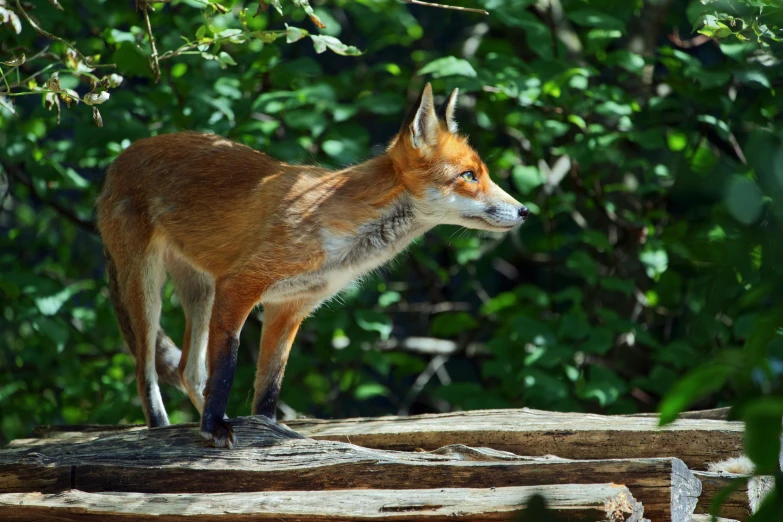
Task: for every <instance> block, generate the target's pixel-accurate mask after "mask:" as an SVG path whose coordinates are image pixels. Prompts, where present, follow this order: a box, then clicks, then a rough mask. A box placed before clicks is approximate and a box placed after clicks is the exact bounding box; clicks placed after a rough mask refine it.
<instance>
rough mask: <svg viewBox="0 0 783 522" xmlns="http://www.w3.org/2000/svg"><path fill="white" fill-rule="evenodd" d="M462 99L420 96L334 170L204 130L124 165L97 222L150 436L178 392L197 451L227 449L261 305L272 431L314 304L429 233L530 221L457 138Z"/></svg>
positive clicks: (145, 149) (255, 406)
mask: <svg viewBox="0 0 783 522" xmlns="http://www.w3.org/2000/svg"><path fill="white" fill-rule="evenodd" d="M458 94H459V91H458V90H457V89H455V90H454V91H453V92H452V93H451V94H450V95H449V96H448V97H447V98H446V100H445V101H444V102H443V104H442V105H439V106H438V108H437V109H436V107H435V103H434V99H433V93H432V86H431V85H430V84H429V83H427V84H426V85H425V87H424V89H423V90H422V91H421V94H420V95H419V96H418V98H417V100H416V102H415V103H414V104H413V106H411V108H410V110H409V111H408V112H407V115H406V116H405V118H404V120H403V124H402V126H401V128H400V130H399V131H398V133H397V134H396V135H395V136H394V137H393V138H392V139H391V140H390V142H389V143H388V146H387V147H386V149H385V152H384V153H382V154H380V155H377V156H375V157H373V158H371V159H369V160H367V161H365V162H363V163H359V164H356V165H353V166H349V167H346V168H343V169H340V170H330V169H326V168H322V167H319V166H309V165H291V164H288V163H284V162H282V161H278V160H277V159H274V158H273V157H271V156H269V155H266V154H264V153H262V152H259V151H256V150H254V149H252V148H250V147H247V146H245V145H242V144H239V143H236V142H234V141H231V140H229V139H226V138H224V137H221V136H218V135H214V134H208V133H197V132H177V133H171V134H161V135H157V136H153V137H149V138H144V139H141V140H138V141H136V142H134V143H133V144H131V145H130V146H129V147H127V148H126V149H125V150H124V151H122V152H121V153H120V154H119V155H118V156H117V158H116V159H115V160H114V161H113V162H112V164H111V165H110V166H109V168H108V169H107V173H106V177H105V182H104V186H103V188H102V190H101V193H100V195H99V197H98V199H97V203H96V206H97V222H98V228H99V230H100V234H101V237H102V239H103V245H104V257H105V262H106V272H107V277H108V282H109V285H108V286H109V295H110V299H111V302H112V305H113V308H114V312H115V315H116V318H117V321H118V324H119V327H120V332H121V334H122V337H123V340H124V343H125V345H126V346H127V348H128V350H129V352H130V353H131V355H132V356H133V358H134V359H135V363H136V371H135V376H136V384H137V389H138V393H139V396H140V398H141V405H142V410H143V412H144V418H145V421H146V424H147V426H148V427H150V428H154V427H161V426H167V425H169V420H168V416H167V413H166V409H165V407H164V404H163V400H162V398H161V393H160V387H159V380H160V382H165V383H168V384H171V385H174V386H175V387H177V388H179V389H180V390H182V391H184V392H185V393H187V395H188V396H189V398H190V400H191V402H192V403H193V405H194V406H195V408H196V409H197V410H198V412H199V414H200V416H201V423H200V437H201V439H202V441H203V443H204V444H205V445H207V446H212V447H216V448H227V449H231V448H234V447H235V446H236V445H237V439H236V435H235V434H234V431H233V429H232V427H231V423H230V422H229V418H228V417H227V416H226V405H227V402H228V398H229V393H230V391H231V388H232V386H233V381H234V372H235V368H236V364H237V352H238V347H239V334H240V331H241V329H242V326H243V325H244V323H245V321H246V319H247V317H248V315H249V314H250V313H251V312H252V310H253V309H254V307H256V306H257V305H259V304H260V305H261V306H263V311H264V315H263V326H262V332H261V349H260V355H259V357H258V364H257V369H256V376H255V383H254V387H255V391H254V393H255V395H254V398H253V402H252V414H253V415H263V416H265V417H267V418H268V419H270V420H271V421H273V422H276V420H277V417H276V410H277V401H278V396H279V394H280V389H281V385H282V381H283V374H284V371H285V366H286V362H287V360H288V355H289V352H290V350H291V346H292V344H293V342H294V338H295V337H296V334H297V331H298V329H299V327H300V325H301V323H302V321H303V320H304V319H305V318H306V317H308V316H309V315H310V314H311V313H312V312H313V311H314V310H315V309H316V308H318V307H319V306H320V305H321V304H322V303H323V302H325V301H327V300H329V299H330V298H332V297H333V296H335V295H336V294H338V293H339V292H340V291H341V290H343V289H344V288H345V287H346V286H348V285H349V284H350V283H351V282H353V281H355V280H358V279H360V278H361V277H362V276H363V275H365V274H368V273H369V272H371V271H373V270H375V269H377V268H379V267H380V266H381V265H383V264H384V263H386V262H388V261H389V260H391V259H392V258H393V257H394V256H396V255H397V254H399V253H400V252H401V251H403V250H404V249H405V248H406V247H408V245H410V243H411V242H412V241H413V240H414V239H416V238H417V237H419V236H421V235H422V234H424V233H425V232H427V231H428V230H430V229H432V228H433V227H435V226H436V225H439V224H453V225H461V226H463V227H467V228H471V229H478V230H485V231H494V232H508V231H511V230H513V229H515V228H517V227H519V226H520V225H521V224H522V223H524V222H525V220H526V219H527V217H528V215H529V210H528V208H527V207H525V206H524V205H522V204H521V203H519V202H518V201H517V200H515V199H514V198H513V197H511V196H510V195H509V194H508V193H506V192H505V191H504V190H503V189H501V188H500V187H499V186H498V185H497V184H496V183H495V182H493V181H492V180H491V179H490V175H489V171H488V169H487V166H486V165H485V163H484V162H483V161H482V160H481V158H480V157H479V154H478V153H477V152H476V151H475V150H474V149H473V148H472V147H471V146H470V145H469V144H468V140H467V138H466V137H465V136H463V135H461V134H459V132H458V128H457V123H456V121H455V118H454V113H455V109H456V105H457V98H458ZM167 276H168V277H169V278H170V279H171V281H172V283H173V285H174V289H175V291H176V293H177V295H178V297H179V300H180V303H181V305H182V309H183V312H184V315H185V333H184V339H183V342H182V350H181V352H180V351H179V348H177V346H176V344H175V343H174V342H173V341H172V340H171V339H170V338H169V337H168V336H167V335H166V334H165V333H164V332H163V330H162V329H161V327H160V314H161V300H162V297H161V289H162V287H163V285H164V283H165V281H166V277H167Z"/></svg>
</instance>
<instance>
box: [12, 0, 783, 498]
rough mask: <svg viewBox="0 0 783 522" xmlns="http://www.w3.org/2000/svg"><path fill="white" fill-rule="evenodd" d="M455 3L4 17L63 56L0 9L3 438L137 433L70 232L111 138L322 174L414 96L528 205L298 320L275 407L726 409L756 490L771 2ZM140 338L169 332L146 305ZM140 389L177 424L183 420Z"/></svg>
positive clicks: (773, 98) (775, 248) (423, 246)
mask: <svg viewBox="0 0 783 522" xmlns="http://www.w3.org/2000/svg"><path fill="white" fill-rule="evenodd" d="M475 3H476V4H478V6H479V7H483V8H486V9H487V10H489V11H490V13H491V14H490V16H489V17H482V16H480V15H477V14H474V13H467V12H459V11H450V10H445V9H434V8H426V7H421V6H414V5H408V4H405V3H397V2H387V1H381V0H362V1H348V0H334V1H329V2H326V1H325V2H323V3H319V2H315V3H314V4H313V5H312V6H311V7H312V12H311V11H310V7H309V4H307V3H306V2H280V3H278V2H270V4H271V5H272V6H273V7H274V9H269V10H267V11H263V10H261V11H260V12H259V13H258V14H257V15H254V12H255V11H256V9H257V8H256V5H255V4H254V5H250V4H246V3H243V2H240V1H238V0H230V1H226V2H222V3H221V4H220V7H217V5H218V4H216V3H214V2H200V1H196V0H183V1H173V2H171V3H166V4H157V3H156V4H152V5H153V6H154V7H155V10H154V11H152V10H151V9H148V10H147V15H148V16H149V20H150V31H148V30H147V27H146V21H145V16H144V10H143V9H140V10H139V11H138V12H137V11H134V10H133V9H132V8H129V7H128V6H127V5H124V4H123V5H115V4H113V3H109V2H107V1H105V0H86V1H84V2H78V3H77V2H67V1H64V2H62V3H61V4H62V8H63V10H62V11H60V10H59V9H57V8H56V7H55V6H54V5H53V4H50V3H47V2H37V3H36V5H35V7H36V9H35V10H33V11H30V12H29V15H30V16H31V17H33V16H34V18H35V20H37V22H36V23H37V24H38V26H39V27H40V28H41V29H42V30H45V31H47V32H49V33H52V34H54V35H57V36H58V37H60V38H62V41H60V40H52V39H51V38H47V37H45V36H42V35H41V34H40V33H37V32H36V31H35V30H33V29H32V28H31V25H30V24H29V22H28V21H27V20H26V19H25V17H23V16H21V14H20V13H18V7H17V4H16V3H15V2H0V19H3V20H6V22H5V24H3V25H0V34H2V38H0V41H2V44H0V59H1V60H2V62H3V65H0V67H1V68H2V69H1V70H2V72H3V83H2V84H0V104H2V106H3V107H4V109H0V129H1V132H0V150H2V151H3V153H2V155H0V160H1V163H0V165H2V172H3V174H4V176H5V178H7V181H8V188H7V191H8V197H5V198H4V201H3V203H2V214H0V230H2V236H0V351H1V352H0V355H1V356H0V403H2V405H3V415H2V417H1V418H0V434H1V436H2V437H4V438H5V439H6V440H7V439H11V438H14V437H19V436H23V435H25V434H26V433H29V431H30V429H31V427H32V426H33V425H34V424H36V423H53V422H69V423H77V422H109V423H112V422H120V421H124V422H139V421H141V420H142V416H141V409H140V408H139V406H138V400H137V398H136V392H135V386H134V382H133V375H134V371H133V363H132V361H131V360H130V358H129V357H128V356H127V355H126V354H125V352H124V351H123V350H122V349H121V340H120V337H119V334H118V331H117V328H116V325H115V320H114V318H113V314H112V312H111V309H110V305H109V303H108V300H107V293H106V287H105V279H104V275H103V268H102V266H103V265H102V259H101V246H100V241H99V238H98V237H96V235H95V233H94V230H93V226H92V213H93V207H92V205H93V201H94V200H95V197H96V195H97V194H98V191H99V189H100V186H101V180H102V176H103V171H104V169H105V168H106V166H107V165H108V164H109V163H110V162H111V161H112V159H113V158H114V157H116V155H117V154H118V153H119V152H120V151H121V150H122V149H124V148H125V147H127V146H128V145H129V144H130V143H131V142H132V141H134V140H136V139H139V138H142V137H145V136H149V135H152V134H158V133H162V132H171V131H175V130H183V129H192V130H200V131H211V132H215V133H218V134H221V135H225V136H228V137H230V138H232V139H235V140H237V141H239V142H241V143H244V144H247V145H250V146H252V147H254V148H257V149H259V150H262V151H264V152H267V153H269V154H271V155H272V156H275V157H277V158H280V159H282V160H285V161H288V162H299V163H309V162H318V163H321V164H325V165H330V166H339V165H344V164H347V163H352V162H356V161H360V160H362V159H363V158H366V157H368V156H369V155H371V154H373V153H378V152H380V151H382V150H383V146H384V144H385V142H386V140H388V139H389V138H390V137H391V136H392V135H393V134H394V133H395V132H396V131H397V129H398V126H399V123H400V120H401V118H402V115H403V113H404V110H405V107H406V106H407V104H408V103H410V101H411V100H412V99H413V97H414V96H415V95H416V94H417V93H418V91H419V89H420V88H421V86H422V85H423V83H424V82H425V81H432V82H433V86H434V90H435V92H436V93H438V94H439V95H440V96H442V95H443V94H445V93H447V92H448V91H449V90H450V89H452V88H454V87H459V88H460V90H461V93H462V98H461V103H460V108H459V110H458V113H457V118H458V120H459V122H460V129H461V130H462V131H463V132H465V133H466V134H468V135H469V136H470V139H471V143H472V144H474V146H475V147H476V148H477V149H478V150H479V151H480V153H481V154H482V156H483V157H484V158H485V159H486V161H487V163H488V166H489V168H490V171H491V173H492V175H493V177H494V179H495V180H496V181H497V182H498V183H499V184H500V185H502V186H503V187H504V188H505V189H507V190H509V192H510V193H512V194H513V195H515V196H516V197H518V198H519V199H520V200H521V201H524V202H525V203H526V204H527V205H528V206H529V207H530V209H531V211H532V212H533V215H532V216H531V218H530V219H529V220H528V223H527V224H526V225H525V226H523V227H522V228H521V229H520V230H519V231H515V232H513V233H511V234H509V235H505V236H494V235H490V236H489V237H485V236H481V235H479V234H475V233H472V232H464V231H461V230H457V229H454V228H450V227H441V228H438V229H436V230H434V231H433V232H432V233H430V234H428V235H427V236H425V237H424V238H422V239H421V240H419V241H418V242H417V243H416V244H415V245H414V247H412V248H411V249H410V250H409V252H408V253H406V254H405V255H404V256H403V257H401V258H400V259H399V260H398V261H397V262H396V263H393V264H392V266H391V267H390V268H388V269H387V270H385V271H384V272H383V273H381V274H378V275H375V276H373V277H370V278H368V279H367V280H366V281H364V282H363V283H362V284H361V285H360V286H359V287H356V288H352V289H349V290H347V291H346V292H345V293H344V294H343V295H342V296H341V298H340V299H337V300H335V301H333V302H331V303H329V304H328V305H327V306H325V307H323V308H322V309H321V310H319V311H318V313H317V314H316V315H315V316H314V317H312V318H310V319H308V320H307V321H306V322H305V324H304V326H303V329H302V332H301V333H300V335H299V337H298V339H297V343H296V346H295V347H294V350H293V352H292V355H291V358H290V361H289V366H288V370H287V372H286V379H285V383H284V386H283V395H282V400H283V402H284V403H285V404H286V405H287V406H288V407H290V408H291V409H293V410H296V411H298V412H306V413H308V414H311V415H318V416H349V415H371V414H388V413H395V412H397V411H410V412H414V413H416V412H428V411H446V410H451V409H461V408H489V407H522V406H529V407H533V408H542V409H556V410H562V411H600V412H605V413H632V412H637V411H652V410H656V409H658V408H660V411H661V412H662V414H663V420H664V421H670V420H672V419H674V418H676V415H677V413H678V412H679V411H681V410H682V409H685V408H690V407H708V406H721V405H728V404H731V405H733V406H735V408H734V410H733V414H734V415H735V417H736V418H738V419H742V420H744V421H745V422H746V424H747V427H748V437H747V440H748V441H749V442H748V451H749V455H750V457H751V458H752V459H753V460H754V461H755V462H756V464H757V466H758V469H759V471H773V470H777V469H778V468H777V467H776V464H775V463H776V462H777V461H776V459H773V457H774V456H775V455H776V454H777V451H778V450H779V437H778V435H779V432H780V417H781V413H783V408H782V407H781V404H780V400H781V395H782V394H781V387H782V386H783V384H782V383H783V380H782V379H783V335H781V333H782V330H781V327H782V326H783V324H781V316H780V313H779V310H780V307H781V306H782V305H783V303H781V301H780V299H781V297H780V296H783V288H781V286H782V285H781V283H782V282H783V279H781V270H782V269H783V268H782V267H781V264H780V262H779V259H780V258H781V257H783V252H781V249H782V248H783V243H781V241H780V240H779V238H780V237H783V229H782V228H781V206H780V201H781V195H782V193H783V152H782V151H783V147H782V145H783V124H781V114H782V111H781V109H783V102H782V101H781V99H780V95H779V92H778V91H779V88H780V86H781V85H782V84H783V67H781V66H780V61H779V58H778V56H780V46H781V44H780V43H779V42H778V39H779V35H780V30H779V28H780V27H781V26H782V24H781V23H780V22H779V20H778V18H779V17H780V16H781V13H783V11H782V10H781V9H780V8H779V7H775V6H773V5H772V4H771V3H770V2H762V1H755V0H749V1H747V2H744V3H737V2H732V3H731V4H730V5H729V3H728V2H726V3H723V2H701V1H698V0H694V1H688V2H685V1H671V2H666V1H664V2H653V1H642V0H638V1H631V2H614V1H608V0H607V1H603V0H594V1H590V2H585V1H582V0H561V2H559V3H558V2H553V3H552V4H551V8H547V7H546V5H548V4H547V3H546V2H531V1H513V2H512V1H504V0H477V1H476V2H475ZM22 5H29V4H24V3H23V4H22ZM463 5H466V6H467V5H468V3H467V2H465V3H464V4H463ZM279 10H281V11H282V15H281V14H280V11H279ZM4 13H5V14H4ZM9 13H10V15H9ZM313 16H315V17H317V19H318V20H319V21H320V22H321V23H322V24H323V25H325V26H326V27H324V28H320V27H319V26H318V25H319V24H318V23H316V22H315V20H314V19H313V18H312V17H313ZM17 21H18V23H17ZM691 29H693V32H691ZM727 31H728V32H727ZM150 32H151V33H152V35H153V36H154V38H155V43H156V50H157V65H156V61H155V60H154V59H151V57H152V56H153V54H154V53H153V49H152V46H151V39H150ZM338 39H339V40H338ZM308 40H309V42H308ZM71 46H72V47H71ZM74 49H76V50H78V51H74ZM359 50H361V52H362V54H359ZM322 51H326V52H322ZM77 52H78V54H77ZM22 54H24V56H25V57H26V58H24V60H22V59H21V58H20V57H21V56H22ZM109 64H115V66H114V67H108V65H109ZM156 67H157V68H158V70H159V79H158V81H157V82H156V78H157V76H158V72H156ZM77 100H78V101H79V103H76V101H77ZM98 102H101V104H100V112H98V111H97V107H98V105H97V103H98ZM90 103H92V105H90ZM69 105H70V106H69ZM50 109H51V110H50ZM11 110H13V111H14V113H15V114H12V113H11V112H10V111H11ZM58 117H59V123H58ZM99 119H102V124H103V127H102V128H99V127H98V126H96V124H95V121H98V120H99ZM5 192H6V189H5V188H4V183H3V178H0V197H3V196H4V193H5ZM163 324H164V327H165V328H166V330H167V331H168V332H169V333H170V334H171V335H172V336H173V338H175V339H179V338H181V336H182V330H183V319H182V317H181V313H180V312H179V309H178V305H177V298H176V295H175V294H174V293H173V291H172V290H171V288H170V287H167V288H166V289H165V299H164V316H163ZM259 326H260V324H259V321H258V318H257V317H252V318H251V320H250V321H249V322H248V325H247V326H246V328H245V331H244V333H243V336H242V345H243V348H242V349H241V350H240V365H239V368H238V371H237V377H236V381H235V388H234V393H233V394H232V396H231V402H230V404H229V414H230V415H239V414H247V413H248V412H249V409H250V407H249V398H250V395H249V390H250V389H251V386H252V380H253V373H254V369H255V364H254V358H255V357H256V355H257V351H258V349H257V346H258V335H259ZM406 340H408V341H410V342H405V341H406ZM414 341H416V342H414ZM444 347H445V348H444ZM428 350H429V351H428ZM444 350H445V351H449V350H451V351H449V353H448V354H447V355H444V354H443V353H444ZM166 393H167V396H166V402H167V406H168V408H169V410H170V412H172V420H173V421H174V422H180V421H185V420H193V419H195V411H194V410H193V409H192V407H191V406H190V405H189V402H188V400H187V398H185V397H184V396H182V395H179V394H177V393H176V392H172V391H167V392H166ZM774 498H778V497H777V496H776V497H774ZM773 501H775V500H774V499H773V500H770V502H773ZM769 509H772V508H769Z"/></svg>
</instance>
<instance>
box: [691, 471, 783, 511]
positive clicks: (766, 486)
mask: <svg viewBox="0 0 783 522" xmlns="http://www.w3.org/2000/svg"><path fill="white" fill-rule="evenodd" d="M693 474H694V475H695V476H696V477H697V478H698V479H699V480H701V483H702V486H703V490H702V495H701V497H699V503H698V504H697V506H696V512H697V513H700V514H707V513H709V512H710V510H711V508H712V501H713V500H714V499H715V496H716V495H718V494H719V493H720V491H721V490H723V489H725V488H728V487H729V486H731V485H732V483H733V482H735V481H736V482H737V483H738V487H736V488H735V489H734V490H733V491H732V492H731V493H730V494H729V495H728V496H727V497H726V499H725V500H724V501H723V504H722V505H721V509H720V512H719V513H718V514H719V515H720V516H722V517H728V518H734V519H737V520H747V519H748V518H749V517H750V515H751V514H752V513H753V511H754V510H755V509H756V508H757V507H758V506H759V504H761V501H762V500H763V499H764V497H765V496H766V495H767V493H769V492H770V491H772V488H774V487H775V478H774V477H749V476H747V475H737V474H734V473H723V472H721V473H714V472H710V471H694V472H693Z"/></svg>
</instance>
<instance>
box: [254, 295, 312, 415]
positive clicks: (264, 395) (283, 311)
mask: <svg viewBox="0 0 783 522" xmlns="http://www.w3.org/2000/svg"><path fill="white" fill-rule="evenodd" d="M313 307H314V303H312V302H309V301H290V302H286V303H269V304H265V305H264V326H263V330H262V333H261V352H260V353H259V355H258V369H257V370H256V383H255V390H256V391H255V398H254V399H253V415H264V416H265V417H268V418H270V419H272V420H276V418H277V415H276V414H277V398H278V396H279V395H280V386H281V385H282V383H283V373H284V372H285V365H286V363H287V362H288V353H289V352H290V351H291V345H292V344H293V342H294V337H296V332H297V330H298V329H299V325H300V324H302V321H303V320H304V318H305V317H307V314H309V313H310V311H311V310H312V309H313Z"/></svg>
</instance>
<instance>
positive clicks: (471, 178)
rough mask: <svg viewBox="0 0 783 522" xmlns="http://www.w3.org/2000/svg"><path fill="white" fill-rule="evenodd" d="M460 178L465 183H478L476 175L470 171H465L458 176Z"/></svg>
mask: <svg viewBox="0 0 783 522" xmlns="http://www.w3.org/2000/svg"><path fill="white" fill-rule="evenodd" d="M460 177H461V178H462V179H464V180H465V181H470V182H471V183H473V182H476V181H478V178H477V177H476V174H475V173H474V172H473V171H472V170H466V171H465V172H463V173H462V174H460Z"/></svg>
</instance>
